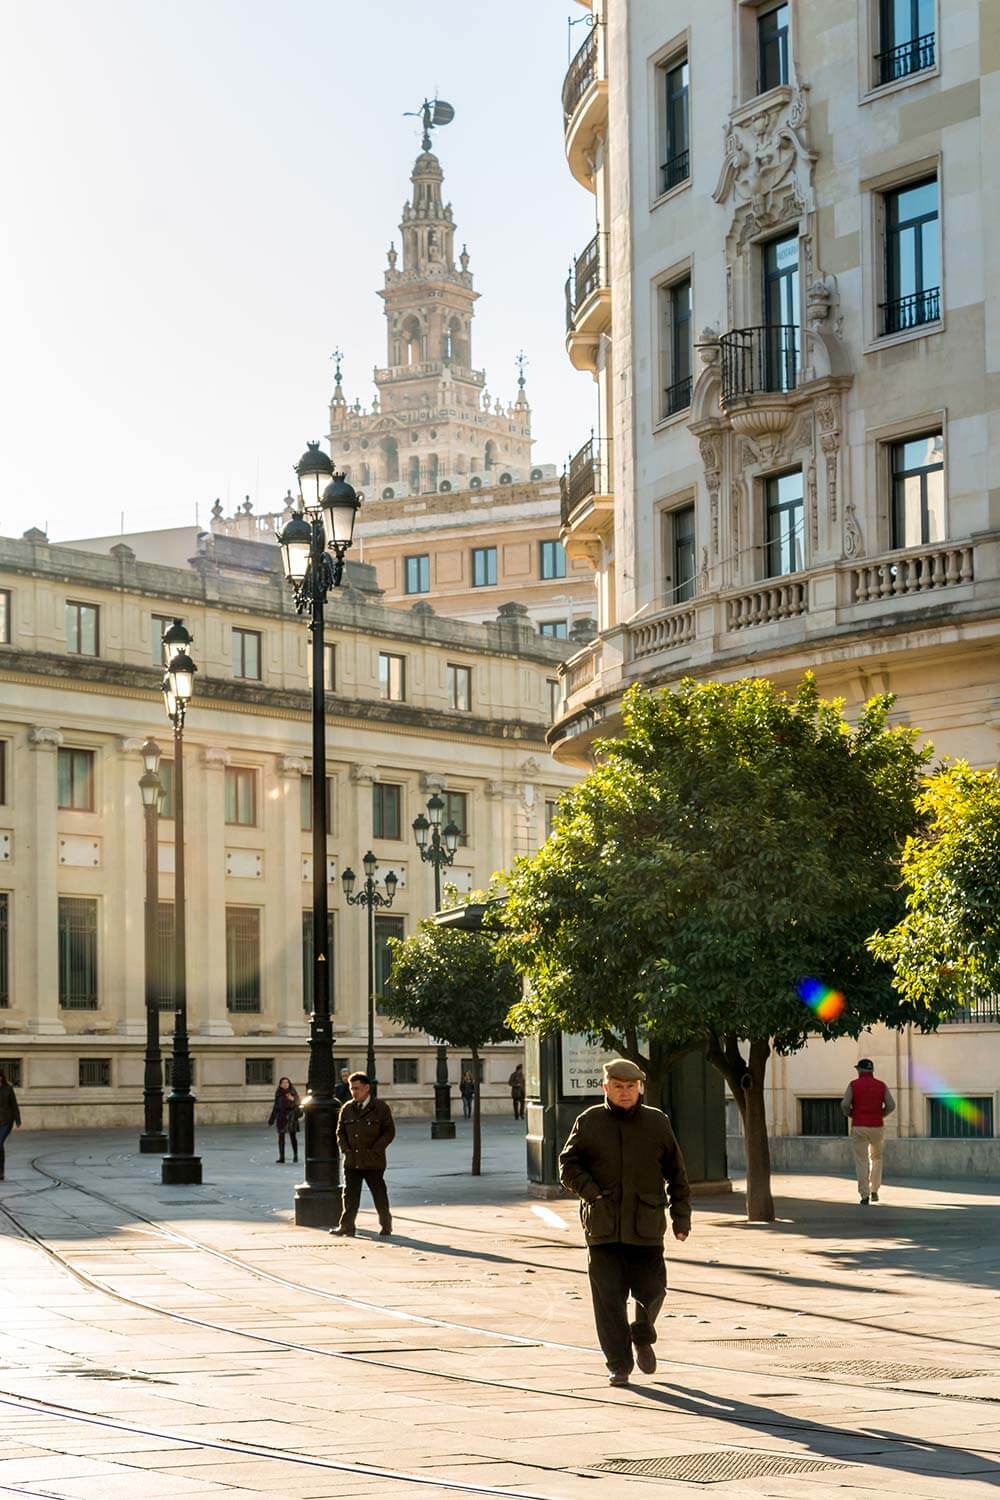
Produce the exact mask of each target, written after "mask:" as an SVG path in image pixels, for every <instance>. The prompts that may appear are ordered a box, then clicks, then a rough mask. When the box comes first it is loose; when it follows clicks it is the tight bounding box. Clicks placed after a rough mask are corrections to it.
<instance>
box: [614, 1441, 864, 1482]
mask: <svg viewBox="0 0 1000 1500" xmlns="http://www.w3.org/2000/svg"><path fill="white" fill-rule="evenodd" d="M849 1467H850V1465H849V1464H840V1463H835V1462H833V1461H832V1460H830V1461H826V1460H824V1459H818V1458H796V1457H794V1456H793V1455H792V1454H790V1453H754V1452H751V1451H750V1450H749V1449H739V1450H736V1451H733V1450H729V1451H722V1452H718V1453H674V1454H671V1455H670V1457H669V1458H609V1459H608V1460H607V1462H606V1463H603V1464H594V1465H593V1469H594V1472H595V1473H601V1474H628V1475H632V1476H634V1477H636V1478H646V1479H685V1480H687V1481H688V1482H689V1483H691V1484H719V1483H721V1481H722V1480H724V1479H761V1478H764V1477H765V1476H767V1475H770V1474H818V1473H819V1472H820V1471H821V1470H822V1469H846V1468H849Z"/></svg>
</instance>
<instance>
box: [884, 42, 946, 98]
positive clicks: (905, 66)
mask: <svg viewBox="0 0 1000 1500" xmlns="http://www.w3.org/2000/svg"><path fill="white" fill-rule="evenodd" d="M935 40H936V39H935V36H934V32H933V31H929V32H928V33H927V35H926V36H916V37H912V38H911V40H910V41H908V42H902V43H901V44H900V46H898V47H889V48H888V49H887V50H886V51H885V52H877V53H876V54H875V76H876V78H877V79H878V82H879V85H880V87H882V88H884V87H885V85H886V84H887V83H896V82H898V81H899V79H900V78H909V77H910V75H911V73H922V72H923V71H924V69H925V68H933V66H934V58H935V55H936V49H935Z"/></svg>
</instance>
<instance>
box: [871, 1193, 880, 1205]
mask: <svg viewBox="0 0 1000 1500" xmlns="http://www.w3.org/2000/svg"><path fill="white" fill-rule="evenodd" d="M870 1201H871V1202H872V1203H877V1202H878V1193H872V1195H871V1200H870Z"/></svg>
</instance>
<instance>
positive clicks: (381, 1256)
mask: <svg viewBox="0 0 1000 1500" xmlns="http://www.w3.org/2000/svg"><path fill="white" fill-rule="evenodd" d="M199 1145H200V1149H201V1152H202V1155H203V1158H204V1168H205V1183H204V1186H202V1187H175V1188H164V1187H162V1186H161V1185H160V1183H159V1162H158V1160H156V1159H154V1158H149V1157H145V1158H144V1157H140V1156H139V1155H138V1154H137V1153H136V1151H135V1133H134V1132H129V1133H126V1132H124V1131H99V1132H98V1131H94V1132H92V1133H89V1134H85V1133H72V1134H70V1133H68V1132H67V1133H62V1132H60V1133H56V1132H52V1133H45V1134H43V1133H34V1134H31V1133H27V1132H17V1133H16V1134H15V1136H14V1138H13V1140H12V1141H11V1142H9V1143H8V1151H7V1161H8V1175H7V1181H6V1183H5V1184H3V1185H2V1186H0V1206H2V1207H3V1208H4V1209H6V1210H7V1212H6V1213H2V1214H0V1232H2V1235H3V1238H2V1241H0V1257H2V1267H3V1277H2V1307H3V1314H2V1324H0V1359H2V1366H3V1368H2V1372H0V1493H2V1494H11V1495H31V1496H58V1497H66V1500H71V1497H72V1500H112V1497H114V1496H117V1495H126V1494H127V1495H129V1496H130V1497H137V1500H145V1497H147V1496H149V1497H154V1496H160V1495H170V1496H177V1497H184V1500H188V1497H191V1500H195V1497H198V1500H201V1497H205V1500H207V1497H209V1496H212V1497H220V1500H221V1497H230V1496H231V1497H234V1500H249V1497H254V1496H264V1495H267V1496H274V1495H295V1496H302V1497H320V1496H343V1495H354V1494H358V1495H365V1496H376V1497H379V1496H392V1497H396V1496H399V1497H405V1496H409V1495H413V1496H415V1497H419V1496H421V1495H423V1496H425V1497H437V1496H442V1497H444V1496H447V1495H453V1494H456V1493H462V1492H463V1491H464V1492H466V1493H471V1494H490V1493H499V1494H509V1495H517V1496H537V1497H546V1500H562V1497H565V1500H576V1497H578V1496H594V1495H596V1494H598V1493H600V1492H601V1490H602V1484H601V1482H602V1480H603V1481H604V1486H603V1489H604V1492H605V1493H607V1487H608V1485H609V1484H610V1485H611V1486H612V1488H613V1493H615V1494H625V1493H630V1494H634V1495H635V1496H637V1497H640V1500H641V1497H642V1496H644V1495H647V1494H663V1495H667V1494H677V1495H698V1494H705V1495H709V1496H719V1497H729V1496H737V1495H757V1496H789V1497H792V1496H796V1497H805V1496H812V1495H825V1494H827V1493H829V1492H830V1491H843V1492H845V1493H846V1494H847V1495H849V1496H851V1497H852V1500H862V1497H868V1496H871V1497H875V1496H885V1495H902V1494H906V1495H908V1496H933V1497H936V1500H950V1497H952V1496H961V1497H968V1500H973V1497H976V1496H980V1495H982V1496H985V1495H987V1494H994V1493H996V1492H997V1487H998V1485H1000V1440H998V1427H1000V1405H998V1403H1000V1378H998V1375H1000V1362H998V1359H997V1349H998V1345H1000V1258H998V1255H997V1245H998V1243H1000V1188H998V1187H997V1185H996V1184H993V1185H991V1187H989V1188H988V1187H987V1186H985V1185H984V1186H983V1187H979V1186H978V1185H977V1184H975V1183H968V1182H967V1183H955V1182H953V1183H947V1184H939V1185H931V1184H926V1183H916V1182H909V1183H906V1184H900V1183H894V1182H890V1183H889V1184H887V1186H886V1190H885V1193H884V1200H885V1201H884V1202H883V1203H882V1204H880V1205H879V1206H878V1207H877V1208H876V1207H873V1208H871V1209H867V1210H865V1209H861V1208H859V1206H858V1203H857V1199H856V1194H855V1191H854V1185H853V1183H852V1181H851V1180H850V1178H849V1176H848V1175H847V1170H846V1168H847V1162H846V1152H847V1149H848V1148H847V1143H846V1142H845V1173H844V1176H842V1177H806V1176H796V1177H791V1176H789V1177H783V1178H779V1179H778V1180H777V1182H776V1189H777V1195H778V1213H779V1222H778V1223H777V1224H775V1225H772V1226H768V1227H764V1226H748V1225H747V1224H746V1223H745V1222H744V1220H743V1217H742V1210H743V1203H742V1196H741V1194H740V1193H739V1192H736V1193H734V1194H733V1195H732V1196H727V1197H717V1198H712V1199H701V1200H696V1204H695V1220H694V1230H693V1233H692V1235H691V1238H690V1239H689V1240H688V1241H687V1242H686V1244H684V1245H683V1246H679V1245H676V1244H673V1243H672V1244H671V1246H670V1247H668V1253H669V1259H670V1285H671V1290H670V1293H669V1296H668V1300H667V1303H666V1306H665V1310H664V1313H663V1315H662V1318H661V1322H660V1342H659V1344H658V1346H657V1353H658V1356H659V1361H660V1363H659V1369H658V1371H657V1373H656V1374H655V1375H654V1376H652V1377H650V1378H646V1377H642V1376H637V1377H636V1381H635V1384H633V1385H631V1386H630V1387H628V1388H626V1389H623V1390H611V1389H609V1388H608V1387H607V1385H606V1381H605V1371H604V1369H603V1365H602V1362H601V1357H600V1355H599V1353H598V1352H597V1350H596V1348H595V1339H594V1331H593V1325H592V1321H591V1309H590V1300H589V1295H588V1289H587V1280H586V1274H585V1252H584V1250H583V1248H582V1236H581V1232H580V1228H579V1223H578V1219H577V1214H576V1208H575V1205H574V1204H573V1203H571V1202H569V1201H564V1200H556V1201H554V1202H551V1203H545V1204H541V1203H538V1202H535V1201H533V1200H532V1199H530V1198H529V1197H528V1195H527V1193H526V1190H525V1179H524V1146H523V1139H522V1138H521V1135H520V1127H519V1126H516V1125H515V1123H514V1122H513V1121H510V1120H507V1119H503V1120H496V1119H492V1118H491V1119H488V1120H487V1121H486V1122H485V1175H484V1176H483V1177H481V1178H480V1179H478V1180H477V1179H473V1178H470V1177H469V1176H468V1175H467V1172H468V1162H469V1138H468V1126H467V1125H466V1124H465V1122H460V1123H459V1136H458V1139H457V1140H456V1141H455V1142H453V1143H452V1142H436V1143H433V1144H432V1143H431V1141H430V1140H429V1129H428V1126H427V1124H426V1123H425V1122H404V1124H403V1125H402V1126H401V1129H400V1133H399V1137H398V1138H397V1142H396V1145H395V1146H394V1148H393V1151H392V1153H391V1167H390V1171H389V1174H388V1181H389V1186H390V1192H391V1195H392V1198H393V1202H394V1207H395V1227H396V1231H397V1233H396V1234H395V1236H394V1238H393V1239H392V1240H390V1241H383V1240H379V1239H378V1238H377V1237H376V1233H375V1231H376V1229H377V1225H376V1223H375V1220H374V1215H373V1214H371V1212H370V1211H369V1205H368V1203H367V1200H365V1201H364V1203H363V1208H362V1215H361V1218H360V1219H359V1230H360V1232H359V1234H358V1237H357V1238H356V1239H354V1240H346V1241H339V1240H336V1239H333V1238H331V1237H330V1236H329V1235H327V1234H325V1233H321V1232H319V1231H315V1230H302V1229H297V1228H296V1227H295V1226H294V1224H293V1222H292V1215H291V1201H292V1187H293V1184H294V1182H295V1180H296V1170H297V1169H296V1168H295V1167H294V1166H292V1165H291V1164H289V1165H287V1166H284V1167H280V1166H278V1165H276V1164H275V1161H274V1156H275V1152H274V1149H273V1146H274V1138H273V1134H272V1133H271V1132H269V1131H267V1130H266V1129H264V1128H263V1127H260V1128H259V1129H250V1128H247V1127H214V1128H211V1129H206V1130H204V1131H202V1132H201V1134H200V1138H199ZM10 1215H13V1216H14V1219H16V1221H17V1222H16V1224H15V1222H14V1219H12V1218H11V1217H10ZM630 1470H631V1472H629V1471H630Z"/></svg>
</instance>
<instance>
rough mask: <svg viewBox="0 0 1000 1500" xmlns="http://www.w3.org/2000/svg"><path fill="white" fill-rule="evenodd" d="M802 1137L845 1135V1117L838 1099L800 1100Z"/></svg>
mask: <svg viewBox="0 0 1000 1500" xmlns="http://www.w3.org/2000/svg"><path fill="white" fill-rule="evenodd" d="M799 1110H800V1113H801V1116H802V1130H801V1132H800V1133H801V1134H802V1135H846V1134H847V1116H846V1115H845V1114H844V1111H843V1110H842V1109H841V1107H840V1099H839V1097H838V1098H829V1099H800V1100H799Z"/></svg>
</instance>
